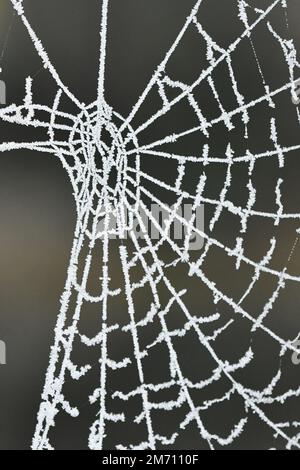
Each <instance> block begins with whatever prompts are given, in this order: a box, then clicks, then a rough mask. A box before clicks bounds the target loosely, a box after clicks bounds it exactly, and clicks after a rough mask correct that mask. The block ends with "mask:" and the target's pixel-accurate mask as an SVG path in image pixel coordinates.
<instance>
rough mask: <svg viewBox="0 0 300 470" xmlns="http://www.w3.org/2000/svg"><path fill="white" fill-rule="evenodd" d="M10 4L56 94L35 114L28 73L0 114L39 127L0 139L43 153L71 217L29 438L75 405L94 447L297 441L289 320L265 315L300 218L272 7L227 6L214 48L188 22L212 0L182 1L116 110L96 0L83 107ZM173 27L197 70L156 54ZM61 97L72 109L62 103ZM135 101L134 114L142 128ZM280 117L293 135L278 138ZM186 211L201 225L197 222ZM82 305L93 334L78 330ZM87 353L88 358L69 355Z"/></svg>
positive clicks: (277, 8)
mask: <svg viewBox="0 0 300 470" xmlns="http://www.w3.org/2000/svg"><path fill="white" fill-rule="evenodd" d="M11 3H12V5H13V7H14V9H15V11H16V12H17V14H18V15H19V18H20V21H22V22H23V23H24V26H25V28H26V29H27V31H28V34H29V36H30V38H31V41H32V43H33V45H34V47H35V49H36V51H37V53H38V54H39V56H40V58H41V60H42V62H43V64H44V67H45V69H47V71H48V72H49V73H50V75H51V77H52V79H53V80H54V82H55V84H56V86H57V94H56V96H55V99H54V102H53V105H52V106H46V105H39V104H36V103H35V102H34V93H33V92H32V85H33V80H32V78H31V77H28V78H27V80H26V94H25V99H24V103H23V104H22V105H16V104H13V105H9V106H7V107H6V108H3V109H1V112H0V116H1V119H2V120H3V121H6V122H9V123H15V124H17V125H18V126H28V127H29V128H30V127H32V128H39V129H42V130H44V131H45V133H47V135H46V137H45V139H44V140H41V141H29V142H7V143H3V144H1V147H0V149H1V152H4V151H10V150H14V149H29V150H32V151H37V152H45V153H50V154H53V155H55V156H57V157H58V158H59V159H60V160H61V163H62V165H63V167H64V169H65V170H66V171H67V174H68V176H69V178H70V181H71V184H72V189H73V194H74V199H75V203H76V210H77V223H76V229H75V237H74V242H73V247H72V251H71V258H70V265H69V269H68V275H67V280H66V284H65V289H64V292H63V295H62V298H61V309H60V312H59V315H58V320H57V325H56V328H55V341H54V345H53V347H52V349H51V354H50V363H49V367H48V371H47V374H46V382H45V387H44V391H43V394H42V403H41V405H40V409H39V413H38V419H37V426H36V430H35V434H34V438H33V445H32V448H33V449H39V450H42V449H52V448H53V447H54V444H53V442H55V434H56V432H57V431H58V429H59V427H60V426H62V415H65V414H66V415H70V416H71V417H72V418H73V419H74V420H75V421H76V420H80V419H82V415H83V414H84V413H85V412H86V409H87V408H89V409H90V410H92V414H91V416H92V415H93V419H92V420H91V421H90V422H88V417H86V415H84V416H85V417H84V420H83V421H84V423H85V424H86V425H87V427H86V436H87V439H86V440H87V441H88V445H89V448H90V449H93V450H100V449H103V448H117V449H157V448H181V447H182V444H181V442H182V441H181V439H182V436H183V435H186V436H189V439H190V442H191V444H190V445H191V446H193V447H194V448H195V447H196V448H201V449H202V448H208V449H215V448H216V449H219V448H221V447H227V446H230V447H231V448H234V446H235V445H237V446H239V444H238V442H239V440H241V439H242V436H246V438H247V435H248V434H249V435H250V434H251V433H252V435H253V432H254V433H255V432H257V430H258V429H263V435H264V436H267V439H268V441H267V442H269V446H270V447H275V448H287V449H296V448H299V447H300V444H299V439H300V433H299V426H300V417H299V416H295V414H296V412H295V410H296V409H297V405H296V404H297V402H298V397H299V395H300V388H299V377H295V376H294V374H293V373H290V371H289V369H290V368H291V367H292V364H291V363H292V360H291V358H292V355H297V354H298V351H297V339H299V337H300V333H299V332H300V328H299V322H298V323H297V321H296V322H295V323H294V324H293V328H292V329H289V328H288V327H287V326H286V324H285V320H284V317H285V312H282V310H280V299H281V297H282V296H283V295H284V293H285V292H288V293H289V295H291V296H292V295H293V292H294V291H293V289H294V288H295V286H296V289H298V285H299V284H298V283H299V281H300V276H299V272H298V273H297V272H295V271H296V268H295V267H293V266H292V261H293V257H294V255H295V254H296V249H297V245H298V238H297V237H298V231H299V219H300V213H299V212H297V209H296V210H289V204H288V201H287V198H288V196H287V195H288V190H290V185H291V184H292V182H290V181H289V177H290V175H291V173H293V172H295V169H294V170H293V171H292V172H290V170H289V171H287V170H286V169H287V167H288V166H289V161H290V160H291V159H293V160H294V158H295V154H297V151H298V152H299V150H300V138H299V136H297V131H298V132H299V123H300V115H299V111H298V109H297V107H295V105H294V104H293V103H292V100H291V95H293V94H294V95H295V94H296V91H297V90H296V80H297V78H298V69H299V63H298V61H297V53H296V49H295V45H294V42H293V40H292V39H291V38H290V33H289V27H288V11H287V9H288V2H286V1H285V0H275V1H273V2H271V1H263V2H261V1H260V2H254V1H251V0H249V2H245V1H244V0H236V1H235V2H233V6H231V7H230V8H231V10H232V11H231V15H233V16H234V18H235V20H236V21H237V22H238V24H239V28H240V32H239V34H238V35H237V37H236V38H235V39H234V40H233V42H230V43H229V44H226V46H224V44H222V42H220V41H219V40H218V39H217V37H214V36H213V34H212V33H211V32H210V29H209V27H208V26H207V25H206V24H204V23H203V22H202V15H201V9H202V8H203V9H204V8H205V7H206V6H207V7H208V8H209V5H210V3H213V2H210V0H199V1H197V2H196V4H195V6H194V7H193V9H192V11H191V12H190V14H189V16H188V17H187V19H186V21H185V23H184V26H183V28H182V30H181V31H180V33H179V35H178V36H177V38H176V39H175V41H174V43H173V44H172V46H171V47H170V49H169V50H168V52H167V54H166V55H165V58H164V59H163V61H162V62H161V64H160V65H159V66H158V68H157V69H156V71H155V73H154V74H153V76H152V78H151V80H150V82H149V83H148V85H147V86H146V88H145V90H144V92H143V93H142V94H141V96H140V98H139V99H138V101H137V103H136V104H135V105H134V107H133V108H132V111H131V113H130V114H129V116H128V117H127V118H124V117H123V116H121V115H120V114H119V113H118V112H116V111H115V110H113V109H112V108H111V107H110V106H109V104H108V103H107V102H106V94H105V66H106V60H107V56H108V54H109V47H107V32H108V29H109V18H110V16H109V6H110V2H109V0H103V2H102V23H101V34H100V37H101V47H100V62H99V64H100V65H99V77H98V90H97V99H96V101H95V102H94V103H92V104H89V105H86V104H84V103H81V102H80V100H79V99H78V98H76V96H75V95H74V94H73V93H72V92H71V91H70V89H69V88H68V87H67V86H66V85H65V84H64V83H63V81H62V80H61V78H60V75H59V73H58V71H57V70H56V69H55V68H54V66H53V64H52V62H51V60H50V58H49V57H48V55H47V52H46V48H45V47H44V46H43V45H42V43H41V41H40V40H39V39H38V37H37V35H36V33H35V31H34V30H33V28H32V26H31V24H30V23H29V21H28V19H27V16H26V9H25V7H24V5H23V2H22V1H17V0H11ZM99 4H100V5H101V2H99ZM258 4H259V5H258ZM279 17H280V18H281V19H282V23H278V24H277V20H278V18H279ZM224 28H226V25H224ZM257 30H258V31H260V32H261V34H263V37H264V39H265V41H266V44H270V47H271V48H274V50H275V51H276V56H277V59H278V63H279V64H280V65H279V68H280V73H279V72H278V76H277V77H275V78H274V83H277V82H276V80H277V81H279V80H280V83H277V85H276V86H274V84H273V83H272V86H271V85H270V84H268V83H269V81H270V80H269V76H268V77H267V72H268V70H267V68H268V67H265V66H264V62H267V57H266V55H263V53H260V44H258V43H257V41H256V40H255V34H256V32H257ZM189 34H192V35H193V37H194V39H195V41H196V42H197V45H198V46H197V47H198V48H199V57H197V56H195V55H194V56H193V61H195V63H197V60H199V63H200V64H201V67H199V68H200V70H199V73H198V74H197V76H196V77H194V79H193V80H191V81H188V80H186V81H185V80H184V79H183V78H182V77H181V76H179V77H177V76H175V74H174V67H173V68H172V64H173V61H174V60H175V61H176V54H177V52H178V51H179V49H180V47H183V46H184V43H185V41H186V38H187V37H188V35H189ZM215 34H216V33H215ZM243 48H245V51H246V50H247V53H248V54H249V59H247V61H248V60H249V69H247V73H246V75H247V74H248V73H249V70H251V71H253V76H251V75H249V77H248V83H247V87H245V76H244V77H243V78H242V75H241V70H240V68H241V65H240V64H241V62H240V59H241V55H244V52H241V50H243ZM275 68H276V67H275ZM283 69H284V70H283ZM273 73H275V74H276V70H275V72H274V70H273ZM218 74H219V75H218ZM183 75H184V74H183ZM253 77H255V78H253ZM282 77H284V78H282ZM246 78H247V77H246ZM255 80H256V84H257V85H258V86H257V87H256V84H255V86H254V85H253V83H254V82H255ZM242 82H243V85H241V83H242ZM66 99H67V100H70V101H71V102H72V103H73V105H74V106H75V107H76V109H77V113H72V114H71V113H69V112H66V111H65V110H64V105H63V103H64V102H65V100H66ZM143 109H146V110H147V111H145V112H149V117H148V118H147V119H146V120H145V119H143V120H142V122H141V120H140V121H139V119H138V117H139V113H140V112H141V110H143ZM286 109H288V110H289V113H290V114H291V115H292V116H293V123H294V126H295V128H293V129H289V130H290V133H287V134H286V133H285V132H284V131H281V133H282V137H281V135H280V130H281V129H282V126H284V121H285V118H284V116H283V115H282V113H283V112H286ZM149 110H150V111H149ZM282 110H285V111H282ZM172 116H173V117H172ZM187 116H188V117H187ZM168 119H169V120H168ZM152 128H155V132H154V135H155V136H156V137H155V138H154V139H151V138H149V135H150V136H151V133H150V134H149V133H147V132H148V131H149V130H150V129H152ZM294 130H295V132H293V131H294ZM149 132H150V131H149ZM259 132H260V133H259ZM161 134H162V135H161ZM59 135H65V136H67V137H66V138H64V139H60V138H59V137H58V136H59ZM261 135H263V137H260V136H261ZM157 136H159V137H157ZM147 140H148V142H147ZM291 140H293V141H291ZM191 148H192V149H193V150H192V151H191V150H190V149H191ZM292 168H294V167H292ZM288 169H289V168H288ZM220 182H221V184H220ZM237 193H238V194H239V197H240V200H239V202H238V203H237V202H234V201H235V200H236V199H237ZM185 203H187V204H190V205H192V214H191V217H190V219H189V220H186V219H185V218H184V217H182V216H180V214H179V212H178V209H179V208H180V207H182V206H183V205H184V204H185ZM152 204H156V205H157V206H159V207H161V208H162V209H164V210H165V211H167V213H168V220H167V222H165V223H164V224H159V223H157V220H156V219H155V218H154V217H153V214H152V212H151V205H152ZM201 205H204V207H205V218H206V222H205V228H204V229H203V227H202V228H199V227H198V226H197V224H196V216H195V214H196V210H197V208H198V207H199V206H201ZM125 214H127V215H128V217H127V216H125ZM142 215H143V216H142ZM144 215H146V216H147V218H148V220H150V221H151V222H152V224H154V225H155V227H156V229H157V230H158V232H159V239H158V240H153V239H152V238H151V236H150V234H149V233H148V231H147V227H146V226H145V223H144ZM112 219H114V220H116V221H117V224H116V226H114V228H113V229H112V228H111V224H110V222H111V220H112ZM175 221H177V222H180V223H181V224H182V225H183V226H184V228H185V230H184V237H183V239H182V240H174V239H173V238H172V237H171V233H170V232H171V227H172V224H173V223H174V222H175ZM137 226H138V230H139V236H138V233H137ZM125 234H126V235H127V236H126V237H125V236H124V235H125ZM195 236H200V237H201V238H203V239H204V241H205V245H204V249H203V250H202V251H201V252H199V251H191V250H190V243H191V240H192V239H193V237H195ZM252 240H254V245H255V246H253V243H252V242H251V241H252ZM251 243H252V244H251ZM287 245H288V248H286V246H287ZM286 250H287V251H286ZM291 250H292V251H291ZM277 254H278V256H277ZM95 280H97V281H98V282H95ZM289 288H290V289H291V290H288V289H289ZM278 304H279V306H278ZM91 309H93V312H96V314H97V332H96V333H95V334H94V335H88V334H87V326H86V321H87V315H91V311H92V310H91ZM116 345H118V349H117V348H116ZM90 351H91V353H90V355H91V360H90V361H89V362H85V361H83V360H82V358H85V357H86V356H87V355H89V352H90ZM80 353H82V355H81V354H80ZM85 381H86V382H85ZM75 383H76V386H75ZM80 383H84V384H85V385H83V386H82V387H83V388H82V389H80V390H84V393H86V399H85V398H84V400H83V399H82V397H83V394H82V393H83V392H82V391H80V393H79V392H78V390H79V387H80ZM91 383H93V387H92V388H91ZM298 409H299V407H298ZM191 436H192V437H191ZM240 442H241V441H240Z"/></svg>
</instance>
